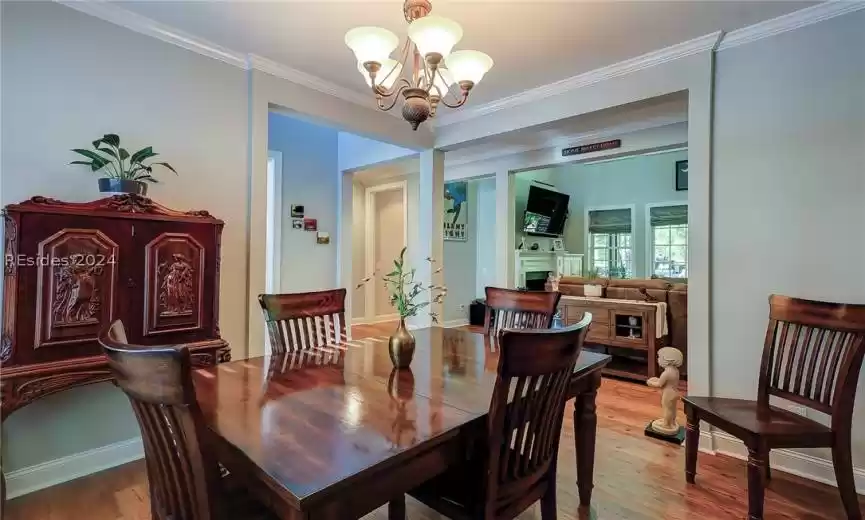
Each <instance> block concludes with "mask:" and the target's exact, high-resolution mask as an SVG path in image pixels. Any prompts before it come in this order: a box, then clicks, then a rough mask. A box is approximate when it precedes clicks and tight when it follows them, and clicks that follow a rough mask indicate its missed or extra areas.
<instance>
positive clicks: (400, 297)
mask: <svg viewBox="0 0 865 520" xmlns="http://www.w3.org/2000/svg"><path fill="white" fill-rule="evenodd" d="M405 251H406V248H405V247H404V248H402V251H400V253H399V257H398V258H397V259H396V260H394V261H393V266H394V268H393V271H391V272H389V273H387V274H386V275H383V276H382V277H381V279H382V281H383V282H384V284H385V288H386V289H387V291H388V294H389V295H390V304H391V305H392V306H393V308H394V309H395V310H396V311H397V313H398V314H399V326H398V327H397V329H396V331H395V332H394V333H393V334H392V335H391V337H390V339H389V341H388V349H389V353H390V360H391V361H392V362H393V365H394V367H396V368H400V369H402V368H408V367H409V365H410V364H411V360H412V357H413V356H414V349H415V339H414V336H412V334H411V333H410V332H409V331H408V329H406V326H405V320H406V318H410V317H412V316H417V315H418V313H420V311H421V310H423V309H424V308H426V307H428V306H429V305H430V303H441V302H443V301H444V298H445V296H446V295H447V287H445V286H444V285H428V286H424V284H423V283H422V282H419V281H416V280H415V274H416V269H409V268H408V267H407V266H406V264H405ZM427 261H428V262H430V263H431V264H435V260H433V259H432V258H427ZM441 270H442V269H441V267H439V268H437V269H435V270H434V271H433V274H436V273H440V272H441ZM375 276H376V273H373V274H372V275H370V276H367V277H366V278H364V279H363V280H361V282H360V283H359V284H357V287H356V289H360V288H361V287H363V286H365V285H366V284H368V283H369V282H371V281H372V280H374V279H375ZM424 293H429V297H428V298H427V299H426V300H425V301H416V300H417V299H418V297H420V296H421V295H422V294H424ZM429 315H430V318H432V322H433V323H438V314H436V313H435V312H430V313H429Z"/></svg>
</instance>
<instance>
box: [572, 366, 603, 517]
mask: <svg viewBox="0 0 865 520" xmlns="http://www.w3.org/2000/svg"><path fill="white" fill-rule="evenodd" d="M591 377H592V378H593V381H591V382H589V386H588V388H587V389H586V391H584V392H581V393H580V394H579V395H577V397H576V399H575V400H574V443H575V448H576V455H577V488H578V490H579V493H580V505H581V506H589V505H590V504H591V502H592V487H594V482H593V475H594V471H595V438H596V437H597V433H598V414H597V408H596V406H595V398H596V397H597V395H598V387H599V386H600V385H601V374H600V372H599V373H598V374H596V375H593V376H591Z"/></svg>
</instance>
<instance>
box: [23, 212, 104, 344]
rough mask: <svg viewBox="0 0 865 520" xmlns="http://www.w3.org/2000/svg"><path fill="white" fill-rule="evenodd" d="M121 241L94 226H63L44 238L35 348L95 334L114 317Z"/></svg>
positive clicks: (41, 252)
mask: <svg viewBox="0 0 865 520" xmlns="http://www.w3.org/2000/svg"><path fill="white" fill-rule="evenodd" d="M118 253H119V251H118V245H117V243H116V242H114V241H113V240H111V239H110V238H109V237H107V236H106V235H105V233H103V232H101V231H99V230H95V229H69V228H66V229H61V230H60V231H58V232H57V233H54V234H53V235H51V236H50V237H48V238H46V239H45V240H43V241H41V242H39V244H38V246H37V254H38V255H39V257H40V258H51V259H57V261H56V262H55V261H51V262H42V263H41V265H40V266H39V267H38V270H37V275H36V278H37V281H36V283H37V286H38V287H39V289H40V290H39V291H38V292H37V293H36V338H35V340H34V345H33V348H44V347H49V346H62V345H67V344H71V343H80V342H82V341H87V340H93V339H94V338H95V337H96V336H97V335H98V333H99V330H100V328H101V327H103V326H105V324H107V323H111V319H112V318H113V317H114V311H115V309H114V299H115V297H116V289H117V256H118Z"/></svg>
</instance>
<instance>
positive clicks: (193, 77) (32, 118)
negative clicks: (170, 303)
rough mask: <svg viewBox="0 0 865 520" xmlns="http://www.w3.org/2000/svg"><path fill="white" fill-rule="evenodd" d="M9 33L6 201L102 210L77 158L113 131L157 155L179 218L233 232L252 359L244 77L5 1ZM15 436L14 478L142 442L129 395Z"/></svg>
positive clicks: (39, 412) (228, 300) (236, 317)
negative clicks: (203, 212)
mask: <svg viewBox="0 0 865 520" xmlns="http://www.w3.org/2000/svg"><path fill="white" fill-rule="evenodd" d="M0 32H2V44H0V47H2V60H0V62H2V89H0V90H2V113H3V117H2V148H3V155H2V178H0V183H2V188H3V191H2V200H0V203H2V204H4V205H5V204H9V203H14V202H19V201H21V200H24V199H26V198H28V197H31V196H33V195H47V196H51V197H56V198H60V199H66V200H72V201H85V200H92V199H96V198H98V196H99V194H98V191H97V188H96V176H95V175H92V174H90V173H88V172H86V171H83V170H81V169H79V168H76V167H72V166H67V163H68V162H69V161H71V160H74V159H75V158H74V157H73V156H72V154H71V152H69V149H70V148H76V147H89V144H88V143H90V141H92V140H93V139H95V138H96V137H99V136H101V135H102V134H104V133H108V132H115V133H119V134H120V136H121V138H122V139H123V142H124V143H125V144H126V145H128V146H129V147H130V148H136V147H143V146H148V145H152V146H153V148H154V150H156V151H157V152H159V153H161V154H162V156H161V157H162V158H163V159H164V160H166V161H168V162H170V163H171V164H172V165H173V166H174V167H175V168H176V169H177V171H178V172H179V175H178V176H176V177H175V176H174V175H173V174H171V173H170V172H168V173H160V175H159V178H160V179H161V180H162V183H161V184H157V185H154V186H152V187H151V190H152V192H151V194H152V196H153V198H154V199H156V200H157V201H159V202H160V203H163V204H165V205H166V206H168V207H171V208H177V209H207V210H209V211H211V212H212V213H213V214H214V215H216V216H217V217H219V218H221V219H223V220H224V221H225V230H224V233H223V237H222V264H221V265H222V278H221V286H220V290H221V295H222V297H221V298H220V299H219V302H220V329H221V331H222V336H223V337H224V338H225V339H226V340H227V341H228V342H229V343H230V344H231V345H232V348H233V350H234V352H235V356H237V357H243V355H244V353H245V346H246V345H245V340H246V323H247V319H246V308H247V305H246V271H247V263H246V243H247V233H246V219H247V209H248V205H247V202H246V194H247V190H248V188H247V182H248V180H247V175H246V172H247V136H248V132H247V128H248V127H247V78H246V74H245V73H244V71H242V70H240V69H237V68H234V67H231V66H229V65H226V64H224V63H222V62H219V61H216V60H213V59H210V58H206V57H203V56H200V55H198V54H195V53H192V52H189V51H186V50H182V49H179V48H177V47H173V46H171V45H168V44H166V43H163V42H159V41H157V40H155V39H152V38H150V37H147V36H143V35H140V34H137V33H134V32H131V31H128V30H126V29H123V28H120V27H117V26H114V25H111V24H108V23H106V22H103V21H100V20H97V19H95V18H92V17H89V16H87V15H84V14H81V13H78V12H76V11H73V10H71V9H69V8H67V7H64V6H61V5H58V4H56V3H53V2H3V3H2V31H0ZM265 154H266V150H265ZM263 168H264V167H263ZM264 172H265V170H264V169H263V170H262V177H264ZM3 435H4V442H3V469H4V470H5V471H7V472H8V471H14V470H16V469H20V468H23V467H28V466H32V465H34V464H38V463H41V462H46V461H50V460H53V459H56V458H58V457H62V456H66V455H70V454H73V453H79V452H82V451H85V450H88V449H93V448H98V447H102V446H105V445H108V444H111V443H115V442H118V441H123V440H126V439H130V438H132V437H136V436H138V425H137V424H136V422H135V419H134V417H133V415H132V412H131V409H130V408H129V405H128V402H127V400H126V398H125V396H123V394H122V393H121V392H120V391H119V390H117V389H116V388H114V387H113V386H111V385H107V384H104V385H97V386H92V387H87V388H82V389H77V390H72V391H69V392H64V393H62V394H58V395H56V396H52V397H48V398H46V399H44V400H42V401H39V402H37V403H35V404H33V405H31V406H28V407H27V408H24V409H22V410H19V411H18V412H15V414H13V415H12V416H10V417H9V418H8V419H7V420H6V421H4V424H3ZM10 486H11V483H10Z"/></svg>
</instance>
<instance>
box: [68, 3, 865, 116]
mask: <svg viewBox="0 0 865 520" xmlns="http://www.w3.org/2000/svg"><path fill="white" fill-rule="evenodd" d="M54 1H55V2H57V3H59V4H62V5H65V6H67V7H69V8H71V9H75V10H76V11H79V12H82V13H85V14H88V15H90V16H94V17H96V18H100V19H102V20H105V21H107V22H110V23H113V24H115V25H119V26H121V27H124V28H126V29H129V30H131V31H135V32H137V33H139V34H144V35H146V36H150V37H153V38H156V39H159V40H162V41H164V42H166V43H170V44H172V45H176V46H178V47H182V48H184V49H187V50H190V51H192V52H195V53H198V54H201V55H203V56H207V57H209V58H213V59H216V60H219V61H222V62H224V63H228V64H229V65H232V66H235V67H238V68H241V69H244V70H249V69H255V70H260V71H262V72H265V73H267V74H271V75H273V76H276V77H279V78H282V79H285V80H287V81H291V82H292V83H296V84H298V85H302V86H304V87H307V88H310V89H312V90H315V91H318V92H322V93H324V94H328V95H331V96H334V97H337V98H339V99H342V100H344V101H349V102H351V103H354V104H357V105H360V106H362V107H364V108H370V109H374V110H377V108H376V107H375V105H374V103H373V100H372V99H371V98H370V97H369V96H365V95H364V94H363V93H362V92H361V91H360V90H357V91H355V90H352V89H350V88H346V87H343V86H340V85H337V84H335V83H332V82H329V81H327V80H325V79H322V78H319V77H318V76H314V75H312V74H308V73H306V72H303V71H300V70H297V69H295V68H292V67H289V66H288V65H284V64H282V63H278V62H275V61H273V60H270V59H268V58H264V57H262V56H258V55H255V54H245V53H242V52H238V51H235V50H232V49H229V48H226V47H223V46H221V45H218V44H216V43H213V42H211V41H208V40H205V39H204V38H199V37H197V36H194V35H192V34H188V33H185V32H183V31H181V30H179V29H176V28H174V27H171V26H168V25H166V24H163V23H160V22H157V21H155V20H153V19H150V18H147V17H146V16H142V15H139V14H137V13H134V12H132V11H129V10H127V9H124V8H123V7H120V6H119V5H118V3H116V2H106V1H105V0H54ZM863 8H865V2H863V1H857V0H852V1H850V0H829V1H828V2H823V3H821V4H817V5H814V6H811V7H807V8H804V9H800V10H798V11H794V12H792V13H789V14H786V15H782V16H779V17H777V18H773V19H771V20H766V21H763V22H759V23H757V24H754V25H751V26H748V27H744V28H742V29H737V30H735V31H731V32H729V33H726V34H725V33H724V32H723V31H717V32H715V33H712V34H707V35H705V36H701V37H699V38H695V39H693V40H689V41H686V42H682V43H678V44H676V45H671V46H669V47H666V48H664V49H659V50H656V51H652V52H649V53H646V54H643V55H642V56H637V57H635V58H631V59H628V60H625V61H621V62H618V63H614V64H612V65H608V66H606V67H601V68H599V69H595V70H591V71H588V72H585V73H582V74H578V75H576V76H572V77H570V78H565V79H563V80H559V81H556V82H553V83H549V84H547V85H542V86H540V87H536V88H532V89H529V90H525V91H523V92H520V93H517V94H514V95H511V96H507V97H504V98H501V99H498V100H495V101H491V102H489V103H486V104H483V105H477V106H473V107H472V106H470V107H463V108H461V109H460V111H458V112H451V113H445V114H438V115H437V116H436V118H435V119H434V120H433V121H434V123H433V125H431V127H430V129H431V130H434V129H435V128H436V127H440V126H447V125H451V124H455V123H459V122H462V121H467V120H469V119H473V118H476V117H480V116H484V115H489V114H492V113H495V112H498V111H501V110H505V109H509V108H514V107H518V106H521V105H525V104H528V103H532V102H535V101H540V100H542V99H546V98H549V97H552V96H556V95H559V94H562V93H565V92H568V91H571V90H575V89H579V88H583V87H586V86H589V85H593V84H596V83H600V82H602V81H606V80H609V79H612V78H615V77H618V76H624V75H626V74H630V73H632V72H636V71H639V70H642V69H646V68H649V67H653V66H656V65H660V64H662V63H666V62H668V61H673V60H677V59H679V58H684V57H686V56H690V55H692V54H697V53H699V52H703V51H715V50H717V51H723V50H726V49H730V48H733V47H737V46H739V45H743V44H747V43H750V42H753V41H756V40H760V39H762V38H767V37H769V36H774V35H776V34H780V33H783V32H786V31H791V30H794V29H798V28H800V27H804V26H806V25H810V24H813V23H817V22H821V21H823V20H828V19H830V18H835V17H837V16H841V15H844V14H847V13H850V12H853V11H858V10H860V9H863ZM385 113H386V114H389V115H392V116H394V117H397V118H399V117H400V115H399V114H398V113H396V112H385Z"/></svg>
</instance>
